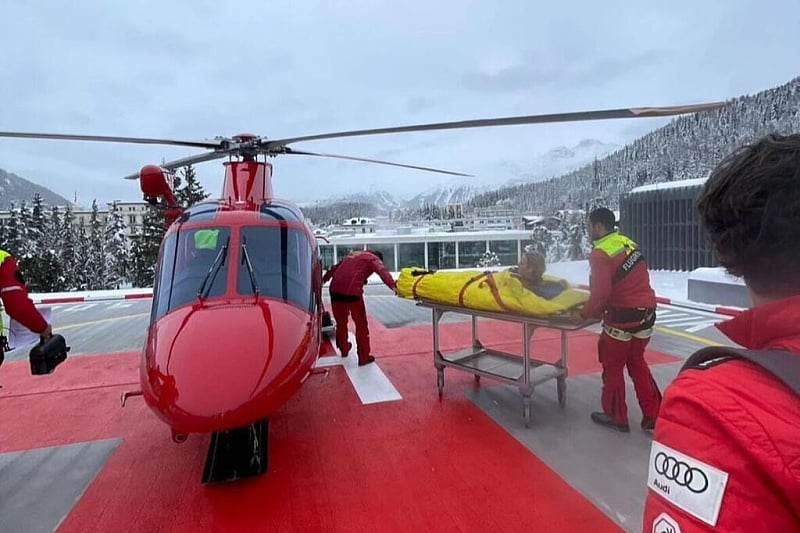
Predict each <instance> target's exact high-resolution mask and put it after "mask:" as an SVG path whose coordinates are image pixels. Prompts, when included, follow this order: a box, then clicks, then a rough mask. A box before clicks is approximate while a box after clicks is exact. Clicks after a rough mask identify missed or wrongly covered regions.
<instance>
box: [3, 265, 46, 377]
mask: <svg viewBox="0 0 800 533" xmlns="http://www.w3.org/2000/svg"><path fill="white" fill-rule="evenodd" d="M0 299H2V301H3V308H4V309H5V312H6V314H8V316H10V317H11V318H13V319H14V320H16V321H17V322H19V323H20V324H22V325H23V326H25V327H26V328H28V329H29V330H31V331H32V332H34V333H38V334H39V336H40V337H41V338H42V340H47V339H49V338H50V336H51V335H52V328H51V326H50V324H48V323H47V321H46V320H45V319H44V317H43V316H42V314H41V313H40V312H39V311H38V309H36V307H35V306H34V305H33V302H32V301H31V300H30V298H28V289H27V287H26V285H25V278H23V277H22V273H21V272H20V271H19V268H18V267H17V262H16V261H15V260H14V257H13V256H12V255H11V254H10V253H8V252H6V251H5V250H0ZM0 325H2V323H1V322H0ZM2 337H3V342H2V343H0V344H1V345H0V364H2V362H3V358H4V352H5V350H6V349H7V338H6V337H5V331H3V332H2Z"/></svg>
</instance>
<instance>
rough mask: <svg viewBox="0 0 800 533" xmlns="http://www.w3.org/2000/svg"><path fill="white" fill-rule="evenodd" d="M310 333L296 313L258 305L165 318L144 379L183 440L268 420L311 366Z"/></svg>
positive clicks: (205, 309) (307, 323)
mask: <svg viewBox="0 0 800 533" xmlns="http://www.w3.org/2000/svg"><path fill="white" fill-rule="evenodd" d="M310 326H311V323H310V315H309V314H307V313H304V312H302V311H301V310H300V309H298V308H296V307H294V306H290V305H287V304H281V303H265V302H263V301H262V302H259V303H258V304H257V305H254V304H253V303H252V302H250V303H244V304H239V305H219V306H207V307H198V306H195V307H194V308H192V309H187V310H186V311H185V312H175V313H171V314H169V315H166V316H165V317H163V318H162V322H161V323H159V324H158V325H157V330H156V333H155V338H156V342H155V346H154V348H155V349H154V352H155V357H154V364H153V365H149V366H150V368H149V376H148V381H149V383H150V386H151V389H152V391H153V397H154V401H155V403H156V404H157V408H158V410H159V411H160V412H161V414H162V417H164V418H167V419H168V420H167V421H168V423H169V424H170V425H171V426H172V427H173V428H176V429H180V430H181V431H185V432H187V433H189V432H208V431H216V430H222V429H230V428H234V427H240V426H242V425H246V424H249V423H251V422H253V421H254V420H258V419H261V418H265V417H266V416H267V415H269V414H270V413H271V412H272V411H273V410H275V409H277V408H278V407H279V406H280V405H281V403H282V402H283V401H284V399H285V398H286V397H288V395H289V393H290V392H293V390H291V389H292V388H297V387H299V381H300V377H299V376H303V375H305V373H306V372H307V371H308V369H309V368H310V366H311V365H312V364H313V360H314V358H313V357H309V355H308V354H309V353H310V348H311V341H312V340H313V337H312V335H311V327H310ZM293 378H295V379H293Z"/></svg>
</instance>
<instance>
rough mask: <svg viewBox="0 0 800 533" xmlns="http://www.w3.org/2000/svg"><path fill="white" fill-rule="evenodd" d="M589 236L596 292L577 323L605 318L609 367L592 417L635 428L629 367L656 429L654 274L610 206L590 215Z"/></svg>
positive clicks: (647, 422) (601, 350)
mask: <svg viewBox="0 0 800 533" xmlns="http://www.w3.org/2000/svg"><path fill="white" fill-rule="evenodd" d="M588 223H589V224H588V228H589V235H590V237H591V238H592V243H593V250H592V252H591V254H590V255H589V265H590V267H591V278H590V296H589V300H588V301H587V302H586V304H584V306H583V307H582V308H581V309H578V310H576V311H574V312H573V321H575V322H576V323H580V322H582V321H585V320H586V319H589V318H602V320H603V331H602V333H601V334H600V339H599V340H598V345H597V351H598V356H599V359H600V363H601V364H602V366H603V391H602V395H601V403H602V406H603V410H602V411H599V412H594V413H592V415H591V418H592V420H593V421H594V422H595V423H597V424H600V425H603V426H606V427H610V428H613V429H616V430H618V431H622V432H629V431H630V427H629V425H628V408H627V405H626V402H625V375H624V373H623V372H624V370H625V368H626V367H627V369H628V374H629V375H630V376H631V380H632V381H633V386H634V389H635V391H636V396H637V399H638V400H639V406H640V407H641V409H642V415H643V416H642V420H641V427H642V429H644V430H647V431H651V430H652V429H653V428H654V427H655V421H656V417H657V416H658V410H659V406H660V404H661V393H660V391H659V389H658V385H657V384H656V382H655V380H654V379H653V375H652V374H651V373H650V368H649V367H648V366H647V362H646V361H645V359H644V351H645V347H646V346H647V344H648V343H649V342H650V336H651V335H652V332H653V325H654V323H655V320H656V295H655V292H653V289H652V287H651V286H650V273H649V272H648V270H647V264H646V263H645V261H644V256H643V255H642V253H641V250H639V249H638V247H637V246H636V243H635V242H633V241H632V240H631V239H629V238H628V237H626V236H624V235H622V234H620V233H619V232H618V231H616V230H615V229H614V228H615V226H616V221H615V217H614V213H613V212H611V211H610V210H608V209H606V208H599V209H595V210H594V211H592V212H591V213H590V214H589V220H588Z"/></svg>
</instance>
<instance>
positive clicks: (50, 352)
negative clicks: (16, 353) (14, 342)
mask: <svg viewBox="0 0 800 533" xmlns="http://www.w3.org/2000/svg"><path fill="white" fill-rule="evenodd" d="M69 350H70V347H69V346H67V341H66V340H65V339H64V337H63V336H61V335H59V334H58V333H55V334H53V335H52V336H51V337H50V338H49V339H47V340H46V341H39V344H37V345H36V346H34V347H33V348H32V349H31V352H30V354H29V355H28V357H29V359H30V361H31V374H32V375H34V376H42V375H45V374H50V373H51V372H53V370H55V369H56V367H57V366H58V365H60V364H61V363H63V362H64V361H65V360H66V359H67V352H68V351H69Z"/></svg>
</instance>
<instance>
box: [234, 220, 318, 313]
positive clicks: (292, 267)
mask: <svg viewBox="0 0 800 533" xmlns="http://www.w3.org/2000/svg"><path fill="white" fill-rule="evenodd" d="M241 231H242V233H241V242H240V246H241V245H244V247H245V248H246V250H247V257H249V259H250V265H251V266H252V269H253V278H254V280H255V284H256V286H257V288H258V292H259V294H261V295H262V296H267V297H271V298H277V299H281V300H284V301H288V302H291V303H293V304H295V305H297V306H299V307H301V308H303V309H305V310H312V309H313V306H314V300H313V287H312V272H311V267H312V265H311V257H312V255H311V245H310V244H309V242H308V237H307V235H306V233H305V232H304V231H303V230H301V229H299V228H289V227H278V226H246V227H243V228H242V230H241ZM239 256H240V257H241V260H240V261H239V265H238V266H237V269H238V273H237V283H236V290H237V292H238V293H239V294H253V280H251V277H250V269H249V268H248V265H247V261H246V260H245V257H244V256H245V254H244V253H243V250H242V251H240V253H239Z"/></svg>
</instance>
